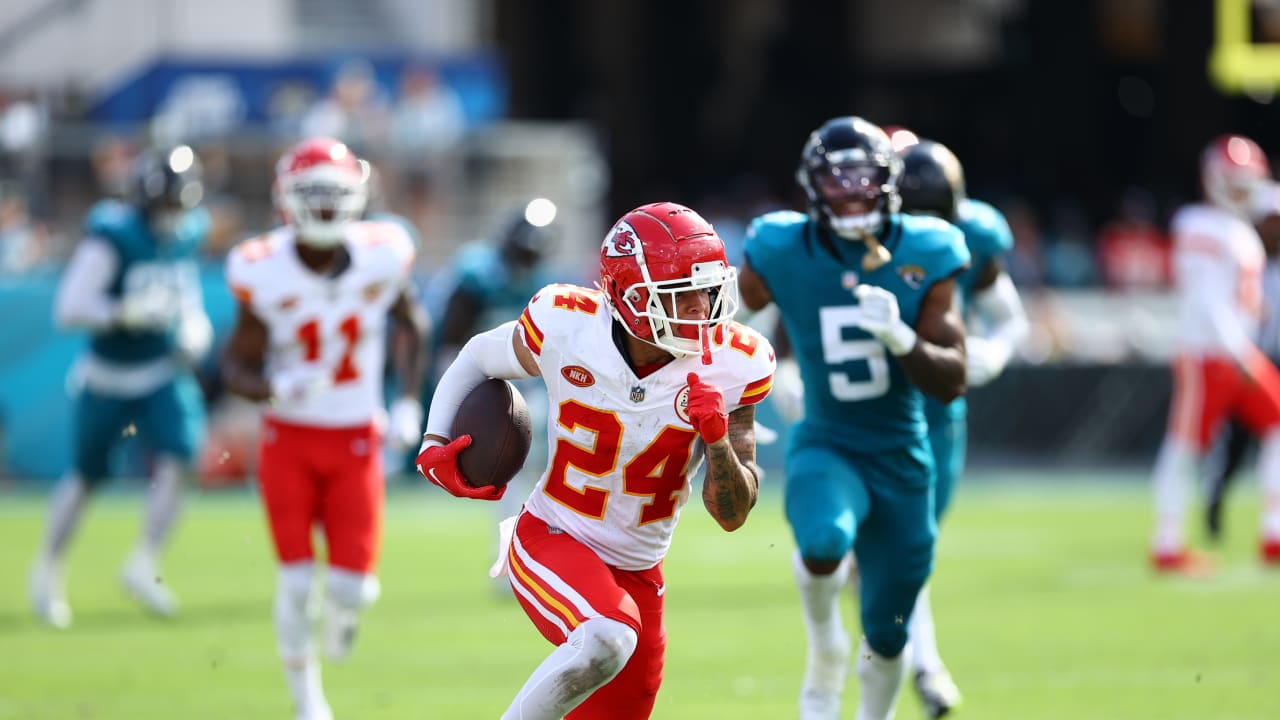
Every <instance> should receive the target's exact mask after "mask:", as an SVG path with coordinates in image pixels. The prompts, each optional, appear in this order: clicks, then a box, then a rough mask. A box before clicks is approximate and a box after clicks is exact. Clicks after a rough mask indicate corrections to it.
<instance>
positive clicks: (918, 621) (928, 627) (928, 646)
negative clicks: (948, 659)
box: [907, 585, 946, 673]
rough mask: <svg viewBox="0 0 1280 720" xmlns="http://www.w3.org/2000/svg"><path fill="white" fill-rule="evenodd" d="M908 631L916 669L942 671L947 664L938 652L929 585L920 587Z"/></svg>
mask: <svg viewBox="0 0 1280 720" xmlns="http://www.w3.org/2000/svg"><path fill="white" fill-rule="evenodd" d="M907 633H908V640H907V642H909V643H910V644H911V659H912V661H913V663H914V665H915V669H916V671H917V672H927V673H934V672H941V671H942V670H943V669H944V668H945V667H946V666H944V665H943V664H942V656H941V655H940V654H939V653H938V637H937V634H936V632H935V631H934V626H933V603H931V602H930V601H929V586H928V585H925V586H924V587H922V588H920V594H919V595H917V596H916V607H915V609H914V610H912V611H911V622H909V623H907Z"/></svg>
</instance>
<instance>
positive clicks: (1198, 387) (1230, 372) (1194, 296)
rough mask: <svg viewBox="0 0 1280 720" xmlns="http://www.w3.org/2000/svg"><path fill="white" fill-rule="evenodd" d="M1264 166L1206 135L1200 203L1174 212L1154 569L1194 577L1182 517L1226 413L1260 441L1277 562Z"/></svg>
mask: <svg viewBox="0 0 1280 720" xmlns="http://www.w3.org/2000/svg"><path fill="white" fill-rule="evenodd" d="M1270 175H1271V171H1270V168H1269V165H1268V163H1267V158H1266V155H1264V154H1263V152H1262V148H1260V147H1258V145H1257V144H1256V143H1255V142H1254V141H1253V140H1250V139H1249V138H1246V137H1244V136H1241V135H1226V136H1223V137H1219V138H1217V139H1215V140H1213V141H1212V142H1211V143H1210V144H1209V145H1208V147H1206V148H1205V150H1204V152H1203V154H1202V155H1201V159H1200V182H1201V186H1202V190H1203V194H1204V199H1203V201H1202V202H1199V203H1195V204H1192V205H1188V206H1186V207H1184V208H1182V209H1180V210H1179V211H1178V212H1177V214H1176V215H1175V216H1174V218H1173V222H1172V229H1171V234H1172V235H1173V253H1174V257H1173V262H1174V285H1175V289H1176V292H1177V295H1178V331H1177V337H1176V350H1175V353H1176V354H1175V356H1174V361H1173V399H1172V402H1171V404H1170V408H1169V424H1168V427H1167V429H1166V431H1165V437H1164V442H1163V444H1162V445H1161V448H1160V454H1159V456H1157V458H1156V464H1155V469H1154V471H1153V478H1152V479H1153V489H1154V500H1155V503H1154V505H1155V508H1154V509H1155V528H1154V533H1153V535H1152V538H1151V545H1150V553H1151V554H1150V558H1151V564H1152V565H1153V566H1154V568H1155V569H1156V570H1157V571H1161V572H1179V573H1187V574H1193V575H1202V574H1204V573H1205V572H1207V571H1208V570H1210V569H1211V568H1210V567H1209V565H1208V563H1207V562H1206V559H1205V558H1204V557H1203V556H1202V555H1200V554H1199V553H1197V552H1195V551H1193V550H1192V549H1191V548H1189V547H1188V544H1187V538H1186V528H1185V519H1186V518H1185V516H1186V512H1187V506H1188V503H1189V501H1190V493H1191V484H1192V477H1193V474H1194V471H1195V467H1196V464H1197V462H1198V461H1199V460H1200V459H1201V458H1202V457H1203V455H1204V454H1205V452H1206V451H1207V450H1208V447H1209V444H1210V442H1211V440H1212V439H1213V438H1215V437H1216V436H1217V435H1218V433H1219V431H1220V429H1221V428H1222V426H1223V423H1224V421H1225V420H1226V419H1227V418H1228V417H1229V416H1233V415H1234V416H1236V417H1238V418H1239V419H1240V420H1241V421H1243V422H1244V424H1245V425H1246V426H1248V427H1249V429H1250V430H1251V431H1252V432H1253V433H1254V435H1255V436H1256V437H1258V438H1260V446H1259V451H1258V476H1259V478H1260V480H1261V483H1262V496H1263V503H1262V508H1263V510H1262V513H1263V514H1262V528H1261V530H1262V532H1261V535H1262V537H1261V541H1260V543H1259V553H1260V555H1261V558H1262V560H1263V561H1264V562H1267V563H1280V371H1277V370H1276V367H1275V366H1274V365H1272V364H1271V361H1270V360H1269V359H1267V356H1266V355H1265V354H1264V353H1263V352H1262V351H1261V350H1260V349H1259V348H1258V346H1257V344H1256V343H1255V342H1254V340H1253V338H1255V337H1257V328H1258V323H1259V321H1260V320H1261V318H1262V313H1263V292H1262V273H1263V267H1264V265H1265V253H1264V252H1263V248H1262V241H1261V240H1260V239H1259V237H1258V232H1257V230H1256V229H1255V228H1254V225H1253V222H1254V221H1255V220H1257V219H1258V218H1256V217H1255V212H1256V210H1257V206H1258V202H1257V197H1258V195H1259V193H1261V192H1265V189H1266V187H1267V184H1268V182H1269V180H1270Z"/></svg>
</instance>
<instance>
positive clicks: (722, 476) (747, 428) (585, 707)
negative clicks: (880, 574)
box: [418, 203, 774, 720]
mask: <svg viewBox="0 0 1280 720" xmlns="http://www.w3.org/2000/svg"><path fill="white" fill-rule="evenodd" d="M600 275H601V285H602V290H588V289H586V288H582V287H577V286H574V285H549V286H547V287H545V288H543V289H542V290H541V291H539V292H538V294H536V295H535V296H534V297H533V300H531V301H530V302H529V305H528V306H527V307H526V308H525V310H524V312H523V314H521V316H520V319H519V321H514V320H513V321H511V322H508V323H505V324H503V325H499V326H498V327H496V328H494V329H493V330H490V331H488V332H485V333H481V334H479V335H477V336H475V337H473V338H472V339H471V340H470V341H468V342H467V344H466V345H465V346H464V347H463V348H462V350H461V352H459V354H458V356H457V358H456V359H455V360H454V362H453V363H452V364H451V365H450V366H449V369H448V370H446V371H445V373H444V375H443V376H442V377H441V380H440V384H439V387H438V388H437V389H436V393H435V395H434V397H433V398H432V401H431V412H430V413H429V417H428V420H427V433H426V435H425V437H424V439H423V445H422V450H421V452H420V453H419V455H418V470H419V472H422V473H423V474H424V475H425V476H426V477H427V479H429V480H431V481H432V482H435V483H436V484H437V485H440V486H441V487H443V488H444V489H445V490H447V491H448V492H449V493H451V494H453V495H456V496H459V497H470V498H478V499H482V500H497V499H499V498H500V497H501V496H502V494H503V492H504V491H505V489H506V488H505V487H503V488H500V489H495V488H494V487H491V486H490V487H481V488H475V487H471V486H470V485H469V484H468V483H467V480H466V478H464V477H462V475H461V473H460V472H459V470H458V465H457V456H458V453H459V452H461V451H462V450H463V449H464V448H466V447H467V446H469V445H470V444H471V436H469V435H463V436H461V437H457V438H450V437H449V435H450V428H451V427H452V424H453V419H454V416H455V415H456V413H457V410H458V407H459V405H460V404H461V403H462V400H463V398H465V397H466V396H467V394H468V393H469V392H470V391H471V390H472V389H473V388H475V387H476V386H477V385H479V384H480V383H481V382H483V381H484V380H485V378H490V377H497V378H507V379H517V378H527V377H541V378H542V380H543V382H544V383H545V384H546V387H547V394H548V397H549V401H550V402H549V413H548V414H549V416H548V420H547V441H548V445H549V447H550V450H549V452H548V455H549V456H550V462H549V463H548V467H547V469H546V470H545V471H544V472H543V474H542V477H541V478H540V479H539V481H538V483H537V485H536V486H535V487H534V490H533V493H532V494H531V495H530V496H529V499H528V500H527V501H526V503H525V505H524V509H523V511H522V512H521V513H520V515H519V516H518V517H517V518H516V520H515V524H514V534H513V535H512V536H510V537H509V540H510V542H509V550H508V551H507V552H505V554H504V555H502V556H501V557H500V563H503V564H504V565H505V568H504V569H505V570H507V571H508V572H509V576H510V581H511V586H512V589H513V590H514V591H515V594H516V598H517V599H518V600H519V602H520V605H521V607H523V609H524V611H525V613H526V614H527V615H528V616H529V619H530V620H532V621H533V624H534V626H536V627H537V628H538V631H539V632H541V633H542V635H543V637H545V638H546V639H547V640H549V641H550V642H552V643H553V644H555V645H556V649H555V650H554V651H552V653H551V654H550V655H549V656H548V657H547V659H546V660H544V661H543V662H542V664H541V665H539V666H538V667H537V669H535V670H534V671H533V674H532V675H531V676H530V677H529V679H528V680H527V681H526V682H525V684H524V687H522V688H521V689H520V691H519V692H518V693H517V694H516V697H515V699H514V700H513V701H512V702H511V705H510V707H509V708H508V709H507V711H506V713H505V714H504V715H503V716H502V717H503V718H507V719H509V720H512V719H516V718H518V719H519V720H550V719H552V718H561V717H565V716H566V714H567V716H568V717H569V718H571V719H573V720H581V719H583V718H601V719H604V718H608V720H630V719H633V718H647V717H649V714H650V713H651V712H652V710H653V704H654V700H655V699H656V697H657V693H658V687H659V685H660V684H661V682H662V668H663V660H664V656H665V651H666V629H665V627H664V625H663V602H664V601H663V596H664V591H665V589H666V586H665V584H664V582H663V577H662V559H663V557H664V556H665V555H666V553H667V548H668V547H669V545H670V542H671V534H672V532H673V531H674V529H675V525H676V521H677V520H678V518H679V516H680V510H681V508H682V507H683V506H684V504H685V502H686V501H687V500H688V498H689V493H690V486H689V477H690V476H692V475H694V474H695V473H696V472H697V470H698V468H699V466H700V465H701V464H702V461H703V458H704V456H705V458H706V460H707V472H706V476H705V478H704V479H703V486H702V501H703V504H704V505H705V506H706V508H707V511H708V512H709V513H711V515H712V517H714V518H715V519H716V521H717V522H719V523H720V526H721V527H723V528H724V529H725V530H727V531H732V530H736V529H737V528H739V527H741V526H742V524H743V523H744V522H746V519H747V513H749V512H750V511H751V508H752V506H754V505H755V501H756V497H757V494H758V492H759V485H760V471H759V469H758V468H757V467H756V464H755V435H754V418H755V403H758V402H760V401H761V400H763V399H764V398H765V396H767V395H768V393H769V388H770V386H771V384H772V381H773V369H774V357H773V348H772V347H770V345H769V342H768V341H767V340H765V339H764V338H763V337H762V336H760V335H759V334H757V333H756V332H755V331H753V330H751V329H749V328H747V327H744V326H742V325H738V324H735V323H733V322H732V319H733V313H734V310H735V309H736V308H737V305H738V302H737V293H736V286H735V280H736V272H735V271H734V269H733V268H732V267H731V266H730V265H729V263H728V260H727V259H726V258H725V252H724V244H723V243H722V242H721V241H720V238H719V237H718V236H717V235H716V233H715V231H714V230H712V228H711V225H710V224H709V223H707V221H706V220H704V219H702V218H701V217H700V216H699V215H698V214H697V213H695V212H693V211H692V210H690V209H689V208H686V207H683V206H681V205H676V204H675V203H655V204H651V205H645V206H643V207H640V208H637V209H635V210H633V211H631V212H629V213H627V214H626V215H624V216H623V217H622V218H621V219H620V220H619V221H618V222H617V223H615V224H614V226H613V229H612V230H611V231H610V232H609V234H608V235H607V237H606V238H605V240H604V243H603V245H602V247H601V256H600ZM508 527H510V526H509V525H508ZM502 558H505V560H503V559H502ZM500 567H502V566H500Z"/></svg>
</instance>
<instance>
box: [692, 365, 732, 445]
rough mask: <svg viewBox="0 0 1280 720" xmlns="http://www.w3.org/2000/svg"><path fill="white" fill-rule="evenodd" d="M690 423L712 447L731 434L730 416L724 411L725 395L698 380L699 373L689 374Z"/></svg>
mask: <svg viewBox="0 0 1280 720" xmlns="http://www.w3.org/2000/svg"><path fill="white" fill-rule="evenodd" d="M687 379H688V381H689V423H690V424H691V425H693V429H694V430H697V431H698V434H699V435H701V436H702V442H704V443H706V444H708V445H710V444H711V443H713V442H716V441H717V440H719V439H720V438H722V437H724V436H725V434H726V433H728V432H729V414H728V413H726V412H725V411H724V393H722V392H720V388H718V387H716V386H715V385H708V384H707V383H704V382H702V381H701V380H699V379H698V373H689V377H688V378H687Z"/></svg>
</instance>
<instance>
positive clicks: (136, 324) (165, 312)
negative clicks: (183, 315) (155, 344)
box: [116, 288, 179, 331]
mask: <svg viewBox="0 0 1280 720" xmlns="http://www.w3.org/2000/svg"><path fill="white" fill-rule="evenodd" d="M178 312H179V304H178V303H177V302H176V301H175V300H174V298H173V297H172V293H168V292H164V291H163V290H161V289H159V288H155V289H151V290H144V291H141V292H133V293H128V294H126V295H125V296H124V297H122V298H120V304H119V305H117V306H116V319H117V320H118V321H119V323H120V325H121V326H123V327H124V328H125V329H127V330H134V331H141V330H164V329H166V328H168V327H170V326H171V325H173V323H174V322H176V321H177V319H178Z"/></svg>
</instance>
